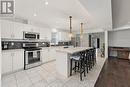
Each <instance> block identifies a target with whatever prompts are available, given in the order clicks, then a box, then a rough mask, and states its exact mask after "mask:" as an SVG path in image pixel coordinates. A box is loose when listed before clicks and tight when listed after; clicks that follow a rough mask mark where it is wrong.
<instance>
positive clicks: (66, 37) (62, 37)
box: [59, 31, 70, 41]
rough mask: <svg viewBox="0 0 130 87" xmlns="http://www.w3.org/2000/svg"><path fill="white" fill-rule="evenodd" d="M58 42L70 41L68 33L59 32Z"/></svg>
mask: <svg viewBox="0 0 130 87" xmlns="http://www.w3.org/2000/svg"><path fill="white" fill-rule="evenodd" d="M59 41H70V38H69V33H68V32H63V31H62V32H59Z"/></svg>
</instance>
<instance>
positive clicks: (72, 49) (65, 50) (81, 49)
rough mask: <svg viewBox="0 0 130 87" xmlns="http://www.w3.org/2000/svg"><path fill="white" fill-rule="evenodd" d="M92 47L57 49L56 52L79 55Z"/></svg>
mask: <svg viewBox="0 0 130 87" xmlns="http://www.w3.org/2000/svg"><path fill="white" fill-rule="evenodd" d="M91 48H92V47H69V48H61V49H57V50H56V52H62V53H70V54H73V53H77V52H80V51H83V50H86V49H91Z"/></svg>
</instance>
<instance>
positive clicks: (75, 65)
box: [74, 62, 77, 73]
mask: <svg viewBox="0 0 130 87" xmlns="http://www.w3.org/2000/svg"><path fill="white" fill-rule="evenodd" d="M76 66H77V62H75V67H74V71H75V73H76Z"/></svg>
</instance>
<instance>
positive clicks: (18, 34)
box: [12, 22, 24, 39]
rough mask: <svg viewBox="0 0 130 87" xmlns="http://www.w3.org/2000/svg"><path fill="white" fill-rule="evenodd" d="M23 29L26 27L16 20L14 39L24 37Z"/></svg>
mask: <svg viewBox="0 0 130 87" xmlns="http://www.w3.org/2000/svg"><path fill="white" fill-rule="evenodd" d="M23 31H24V27H23V24H22V23H15V22H14V29H13V30H12V32H13V33H12V34H13V36H14V37H13V38H14V39H23Z"/></svg>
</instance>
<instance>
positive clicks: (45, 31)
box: [40, 28, 51, 41]
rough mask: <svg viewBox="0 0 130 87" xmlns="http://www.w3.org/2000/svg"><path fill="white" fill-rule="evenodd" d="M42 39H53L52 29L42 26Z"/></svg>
mask: <svg viewBox="0 0 130 87" xmlns="http://www.w3.org/2000/svg"><path fill="white" fill-rule="evenodd" d="M40 39H45V40H49V41H50V40H51V30H50V29H44V28H40Z"/></svg>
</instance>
